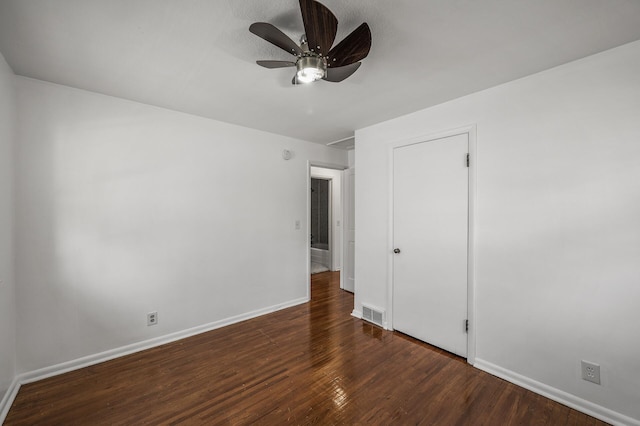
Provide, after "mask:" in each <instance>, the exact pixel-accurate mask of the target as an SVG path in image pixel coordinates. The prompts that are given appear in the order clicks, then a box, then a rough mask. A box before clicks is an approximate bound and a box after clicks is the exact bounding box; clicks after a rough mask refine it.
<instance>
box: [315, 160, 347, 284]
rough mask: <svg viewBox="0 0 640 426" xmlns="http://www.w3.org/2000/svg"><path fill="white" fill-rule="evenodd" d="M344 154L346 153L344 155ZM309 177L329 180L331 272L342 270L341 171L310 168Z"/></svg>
mask: <svg viewBox="0 0 640 426" xmlns="http://www.w3.org/2000/svg"><path fill="white" fill-rule="evenodd" d="M345 154H346V153H345ZM311 177H314V178H324V179H331V182H332V183H331V221H332V226H331V257H332V266H333V269H332V271H339V270H340V269H342V171H341V170H332V169H325V168H321V167H311Z"/></svg>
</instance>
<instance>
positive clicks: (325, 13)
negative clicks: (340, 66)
mask: <svg viewBox="0 0 640 426" xmlns="http://www.w3.org/2000/svg"><path fill="white" fill-rule="evenodd" d="M300 11H301V12H302V22H303V23H304V31H305V35H306V36H307V43H308V45H309V50H311V51H313V52H316V53H318V54H320V55H322V56H326V55H327V53H328V52H329V50H330V49H331V46H332V45H333V41H334V40H335V39H336V33H337V32H338V18H336V17H335V15H334V14H333V13H331V11H330V10H329V9H327V8H326V7H325V6H323V5H322V4H321V3H318V2H317V1H315V0H300Z"/></svg>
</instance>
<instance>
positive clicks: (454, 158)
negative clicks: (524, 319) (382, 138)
mask: <svg viewBox="0 0 640 426" xmlns="http://www.w3.org/2000/svg"><path fill="white" fill-rule="evenodd" d="M468 152H469V141H468V135H467V134H462V135H456V136H450V137H446V138H442V139H436V140H432V141H427V142H423V143H418V144H414V145H408V146H403V147H398V148H396V149H394V150H393V203H394V204H393V241H394V249H396V250H394V251H398V250H399V253H396V254H394V260H393V311H392V314H393V328H394V329H396V330H398V331H401V332H404V333H406V334H409V335H411V336H413V337H416V338H418V339H420V340H423V341H425V342H428V343H430V344H432V345H435V346H438V347H440V348H442V349H445V350H447V351H449V352H453V353H455V354H457V355H460V356H463V357H466V356H467V334H466V331H465V320H466V318H467V263H468V262H467V256H468V255H467V253H468V250H467V248H468V214H469V211H468V210H469V205H468V204H469V195H468V194H469V172H468V170H469V169H468V167H467V163H466V159H467V153H468Z"/></svg>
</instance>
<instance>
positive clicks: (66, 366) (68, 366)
mask: <svg viewBox="0 0 640 426" xmlns="http://www.w3.org/2000/svg"><path fill="white" fill-rule="evenodd" d="M308 301H309V298H307V297H302V298H299V299H294V300H290V301H288V302H285V303H280V304H277V305H273V306H269V307H266V308H262V309H257V310H255V311H251V312H247V313H244V314H240V315H236V316H233V317H229V318H225V319H222V320H219V321H214V322H211V323H208V324H203V325H199V326H196V327H192V328H188V329H186V330H182V331H177V332H175V333H170V334H167V335H165V336H160V337H156V338H153V339H149V340H144V341H142V342H137V343H132V344H130V345H126V346H121V347H119V348H115V349H110V350H108V351H104V352H100V353H97V354H93V355H88V356H85V357H82V358H78V359H74V360H71V361H67V362H63V363H60V364H56V365H52V366H49V367H44V368H41V369H38V370H34V371H29V372H26V373H22V374H19V375H18V376H17V377H16V378H15V379H14V381H13V383H12V384H11V387H10V388H9V390H7V393H6V394H5V396H4V398H3V399H2V402H1V403H0V410H1V411H0V423H2V421H4V418H5V417H6V415H7V414H8V413H9V409H10V408H11V404H13V400H14V399H15V397H16V395H17V394H18V390H19V389H20V386H21V385H24V384H27V383H32V382H36V381H38V380H42V379H46V378H49V377H53V376H57V375H60V374H64V373H68V372H70V371H74V370H78V369H80V368H85V367H89V366H91V365H95V364H99V363H101V362H105V361H110V360H112V359H116V358H119V357H122V356H125V355H130V354H132V353H136V352H140V351H144V350H146V349H151V348H155V347H157V346H161V345H165V344H167V343H171V342H175V341H177V340H181V339H185V338H187V337H191V336H195V335H197V334H201V333H206V332H207V331H212V330H216V329H218V328H222V327H226V326H228V325H231V324H235V323H238V322H241V321H246V320H248V319H252V318H256V317H259V316H262V315H266V314H270V313H272V312H276V311H280V310H282V309H287V308H290V307H292V306H296V305H300V304H302V303H307V302H308Z"/></svg>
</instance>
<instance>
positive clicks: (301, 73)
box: [249, 0, 371, 84]
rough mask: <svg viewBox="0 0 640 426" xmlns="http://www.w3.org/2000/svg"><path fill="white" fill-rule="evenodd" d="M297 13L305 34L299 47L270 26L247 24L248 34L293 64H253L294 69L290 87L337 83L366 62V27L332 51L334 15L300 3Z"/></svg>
mask: <svg viewBox="0 0 640 426" xmlns="http://www.w3.org/2000/svg"><path fill="white" fill-rule="evenodd" d="M300 11H301V12H302V22H303V24H304V31H305V35H303V36H302V37H301V39H300V45H298V44H297V43H296V42H294V41H293V40H291V38H289V37H288V36H287V35H286V34H284V33H283V32H282V31H280V30H279V29H278V28H276V27H275V26H273V25H271V24H268V23H266V22H256V23H254V24H251V26H250V27H249V31H251V32H252V33H253V34H255V35H257V36H258V37H261V38H263V39H265V40H266V41H268V42H269V43H272V44H274V45H275V46H278V47H279V48H281V49H283V50H286V51H287V52H289V53H290V54H292V55H293V56H295V57H296V59H295V60H294V61H256V63H257V64H258V65H260V66H263V67H265V68H284V67H296V74H295V76H294V77H293V80H292V81H291V82H292V83H293V84H300V83H311V82H314V81H317V80H320V79H322V80H326V81H331V82H335V83H337V82H340V81H342V80H344V79H346V78H347V77H349V76H350V75H351V74H353V73H354V72H356V70H357V69H358V68H359V67H360V65H361V62H359V61H360V60H362V59H364V58H366V57H367V55H368V54H369V49H371V31H370V30H369V25H367V23H366V22H365V23H363V24H362V25H360V26H359V27H358V28H356V29H355V30H353V31H352V32H351V34H349V35H348V36H347V37H346V38H345V39H344V40H342V41H341V42H340V43H338V44H337V45H335V46H334V47H333V48H332V46H333V42H334V40H335V38H336V33H337V31H338V19H337V18H336V17H335V15H334V14H333V13H331V11H330V10H329V9H327V8H326V7H325V6H324V5H322V4H321V3H319V2H317V1H315V0H300Z"/></svg>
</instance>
